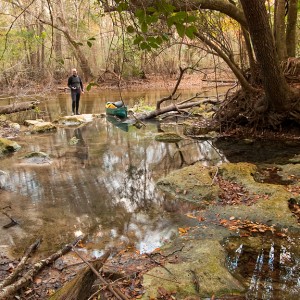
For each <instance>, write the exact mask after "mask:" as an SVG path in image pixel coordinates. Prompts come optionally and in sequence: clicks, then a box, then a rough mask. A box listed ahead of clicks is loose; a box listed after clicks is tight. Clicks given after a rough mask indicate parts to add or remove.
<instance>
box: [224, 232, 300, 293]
mask: <svg viewBox="0 0 300 300" xmlns="http://www.w3.org/2000/svg"><path fill="white" fill-rule="evenodd" d="M296 239H297V238H295V237H289V238H288V239H287V240H284V239H280V238H276V237H267V238H263V239H262V238H261V237H259V236H257V237H252V238H251V239H248V238H242V239H241V238H239V237H231V238H229V239H228V240H226V241H225V244H224V246H225V249H226V250H227V253H228V256H227V267H228V269H229V270H230V271H231V272H232V273H234V274H237V275H238V277H242V278H243V279H244V283H245V285H246V286H247V293H246V294H247V299H299V270H300V263H299V251H298V250H297V242H296ZM297 295H298V296H297Z"/></svg>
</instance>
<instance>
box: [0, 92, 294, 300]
mask: <svg viewBox="0 0 300 300" xmlns="http://www.w3.org/2000/svg"><path fill="white" fill-rule="evenodd" d="M190 93H191V94H192V92H190ZM185 95H186V96H187V97H188V96H190V95H189V92H187V91H186V92H185ZM162 96H164V94H163V92H161V91H156V92H145V93H141V92H131V93H128V94H125V95H123V97H124V99H127V104H128V105H129V106H133V105H134V104H137V103H139V102H140V101H141V99H143V101H142V104H143V105H153V103H154V101H155V100H157V99H159V98H161V97H162ZM107 99H110V100H112V101H116V100H118V93H117V92H103V93H102V94H101V95H98V96H96V95H88V94H87V95H84V96H83V97H82V100H81V109H80V111H81V112H82V113H101V112H104V103H105V101H106V100H107ZM1 104H7V103H1ZM70 111H71V107H70V99H69V95H68V94H61V95H59V96H57V97H54V98H53V99H51V100H49V101H46V102H45V103H43V104H42V105H41V106H40V111H39V116H38V117H43V118H44V119H46V120H50V121H52V120H54V119H56V118H57V117H58V116H60V115H66V114H68V113H70ZM22 117H23V118H35V117H36V115H35V113H24V115H23V116H22ZM161 131H165V132H168V131H172V132H174V131H175V132H176V131H177V132H178V133H181V128H180V126H176V125H171V124H169V125H159V124H158V123H156V122H149V123H147V126H146V127H143V128H141V129H137V128H135V127H134V126H131V125H128V126H123V127H118V126H115V125H114V124H112V123H111V122H109V120H108V119H106V118H98V119H95V120H94V121H93V122H91V123H89V124H88V125H86V126H83V127H80V128H58V131H57V132H56V133H48V134H40V135H21V136H20V137H19V138H18V139H17V142H18V143H19V144H20V145H21V146H22V148H21V150H19V151H18V152H17V153H15V154H13V155H11V156H9V157H5V158H3V159H1V160H0V170H2V171H4V172H6V173H7V174H8V177H7V179H6V182H5V188H4V190H3V191H0V192H1V193H0V197H1V202H0V203H1V207H5V206H6V205H10V206H11V210H10V211H9V213H10V215H12V216H13V217H14V218H15V219H17V220H18V221H19V222H20V224H19V225H18V226H14V227H11V228H9V229H3V228H2V226H3V225H5V224H7V223H8V219H7V218H6V217H5V216H2V217H0V225H1V228H0V232H1V235H0V250H2V251H6V252H7V251H10V250H13V251H14V253H17V252H19V251H23V249H22V248H21V245H24V244H29V243H30V241H33V240H34V239H35V238H36V237H39V236H41V237H43V240H44V241H43V243H42V247H41V249H42V250H43V251H45V252H52V251H53V250H54V249H57V248H59V246H60V245H62V244H64V243H66V242H68V241H70V240H73V239H75V237H76V236H78V235H80V234H87V235H88V244H87V247H86V249H87V251H88V252H90V254H91V255H93V256H96V257H97V256H100V255H101V254H102V253H103V252H104V251H105V249H106V248H107V247H109V246H114V245H115V246H121V245H124V247H125V246H126V247H127V246H128V245H130V246H132V247H135V248H137V249H138V250H139V251H141V252H150V251H153V250H154V249H155V248H157V247H160V246H161V245H162V244H163V243H165V242H166V241H168V240H171V239H172V238H173V237H175V236H176V235H177V232H178V227H180V226H184V225H185V223H184V222H185V220H186V218H185V217H184V216H183V215H182V214H180V213H179V212H178V209H172V208H170V207H169V206H168V199H167V197H166V195H164V194H162V193H161V192H160V191H159V190H158V189H157V188H156V186H155V182H156V181H157V180H158V179H159V178H161V177H162V176H164V175H167V174H168V173H169V172H171V171H172V170H176V169H179V168H182V167H184V166H188V165H191V164H193V163H195V162H199V161H201V162H202V163H203V164H206V165H216V164H220V163H222V162H224V161H232V162H237V161H249V162H254V163H257V162H259V163H265V162H268V163H270V162H272V163H274V162H276V161H278V160H280V159H282V160H286V159H287V157H288V156H293V155H295V154H297V153H299V152H300V145H298V144H296V145H295V144H294V145H291V147H288V145H278V148H276V147H275V146H274V145H273V147H272V154H271V152H270V153H269V154H268V152H267V151H268V149H270V145H268V144H256V145H253V144H252V145H249V144H248V143H245V144H243V143H240V145H239V142H232V141H228V142H227V141H219V143H216V144H215V143H213V142H212V141H205V140H201V141H199V140H191V139H186V140H183V141H180V142H178V143H160V142H157V141H155V139H154V136H155V134H157V133H158V132H161ZM73 137H76V138H77V139H78V143H77V144H75V145H72V144H71V143H70V140H71V139H72V138H73ZM232 143H233V144H232ZM254 149H255V150H254ZM283 149H284V150H283ZM32 151H42V152H45V153H47V154H49V156H50V157H51V160H52V162H51V163H49V164H47V165H31V164H24V163H23V162H22V160H21V159H20V158H21V157H22V156H24V155H25V154H27V153H29V152H32ZM259 151H261V155H259ZM264 155H265V157H264ZM293 241H294V242H295V241H296V246H295V245H294V246H293V247H292V246H291V245H292V243H288V244H287V245H282V242H279V241H278V240H275V239H272V238H268V239H266V240H265V241H263V242H262V241H260V242H257V241H255V242H253V243H252V244H249V243H248V242H247V243H248V244H247V243H246V242H244V241H243V239H242V238H234V239H228V240H226V241H224V247H225V249H226V251H227V252H228V260H227V267H228V268H229V269H230V270H231V271H232V272H233V273H235V274H236V275H237V276H242V277H243V278H244V280H245V284H246V285H247V286H248V287H249V288H248V295H249V297H248V299H298V298H296V296H297V297H298V293H299V291H300V279H299V270H300V265H299V264H300V255H299V246H298V247H297V244H299V232H298V233H297V234H296V237H294V240H293ZM280 243H281V244H280ZM291 247H292V250H291ZM264 263H265V264H266V266H267V267H266V268H267V269H268V272H263V271H262V268H263V265H264ZM274 270H276V271H274ZM255 274H259V279H260V281H259V282H258V280H257V278H258V275H257V276H256V277H255ZM275 279H276V280H275ZM273 281H276V284H277V286H276V287H274V286H273V285H272V282H273ZM270 282H271V283H270ZM283 287H285V288H284V289H283ZM274 289H276V290H280V289H283V290H285V293H284V298H282V297H283V296H282V294H280V293H279V292H278V293H277V292H276V293H275V294H274ZM277 295H278V297H277ZM279 295H281V296H280V297H281V298H280V297H279ZM276 297H277V298H276Z"/></svg>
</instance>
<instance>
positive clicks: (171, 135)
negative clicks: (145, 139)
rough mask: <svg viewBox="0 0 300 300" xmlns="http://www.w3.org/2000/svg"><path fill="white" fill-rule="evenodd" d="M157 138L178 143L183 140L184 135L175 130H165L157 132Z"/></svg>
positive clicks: (161, 140)
mask: <svg viewBox="0 0 300 300" xmlns="http://www.w3.org/2000/svg"><path fill="white" fill-rule="evenodd" d="M155 140H156V141H159V142H164V143H176V142H179V141H181V140H182V137H181V136H180V135H178V134H177V133H175V132H164V133H160V134H157V135H156V136H155Z"/></svg>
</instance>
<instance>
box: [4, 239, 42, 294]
mask: <svg viewBox="0 0 300 300" xmlns="http://www.w3.org/2000/svg"><path fill="white" fill-rule="evenodd" d="M40 243H41V240H40V239H38V240H36V241H35V242H34V243H33V244H32V245H30V246H29V247H28V249H27V250H26V252H25V254H24V255H23V257H22V259H21V260H20V262H19V264H18V265H17V267H16V268H15V269H14V270H13V272H12V273H11V274H10V275H9V276H8V277H6V278H5V279H4V280H3V281H2V282H0V290H1V289H3V288H4V287H6V286H8V285H10V284H12V283H13V281H14V280H15V278H16V277H17V276H18V275H19V274H20V272H21V271H22V270H23V269H24V267H25V264H26V262H27V260H28V258H29V257H30V255H31V254H32V253H33V252H34V251H35V250H36V249H37V248H38V247H39V245H40Z"/></svg>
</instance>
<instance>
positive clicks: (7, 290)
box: [0, 238, 82, 299]
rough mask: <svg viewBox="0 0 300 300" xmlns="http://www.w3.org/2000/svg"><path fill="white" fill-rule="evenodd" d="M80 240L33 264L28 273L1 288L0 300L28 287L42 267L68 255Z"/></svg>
mask: <svg viewBox="0 0 300 300" xmlns="http://www.w3.org/2000/svg"><path fill="white" fill-rule="evenodd" d="M81 239H82V238H78V239H77V240H76V241H74V242H73V243H71V244H68V245H66V246H64V247H63V248H62V249H61V250H59V251H57V252H55V253H54V254H52V255H50V256H49V257H47V258H46V259H43V260H41V261H39V262H37V263H36V264H34V265H33V266H32V267H31V268H30V269H29V271H28V272H26V273H25V274H24V275H23V276H22V277H21V278H20V279H19V280H18V281H16V282H14V283H12V284H10V285H8V286H6V287H4V288H2V289H1V290H0V299H5V298H7V297H9V296H11V295H14V294H15V293H16V292H17V291H18V290H20V289H21V288H22V287H24V286H26V285H28V284H29V283H30V282H31V281H32V279H33V278H34V276H36V275H37V274H38V273H39V272H40V271H41V270H42V269H43V268H44V267H46V266H48V265H50V264H52V263H53V262H54V261H55V260H56V259H58V258H59V257H61V256H63V255H64V254H66V253H68V252H69V251H70V250H71V249H72V246H73V245H76V244H77V243H78V242H79V241H80V240H81Z"/></svg>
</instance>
